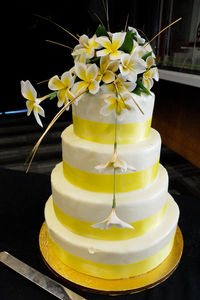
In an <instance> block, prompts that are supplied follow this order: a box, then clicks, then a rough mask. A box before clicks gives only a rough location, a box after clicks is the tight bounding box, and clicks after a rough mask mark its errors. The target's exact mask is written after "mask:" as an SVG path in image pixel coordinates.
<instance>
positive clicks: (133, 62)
mask: <svg viewBox="0 0 200 300" xmlns="http://www.w3.org/2000/svg"><path fill="white" fill-rule="evenodd" d="M119 69H120V72H121V74H122V76H124V77H125V78H127V79H128V80H130V81H133V82H136V81H137V74H140V73H143V72H144V71H146V67H145V61H144V60H143V59H141V58H138V56H137V52H135V51H134V52H133V54H132V55H129V54H127V53H125V54H122V56H121V63H120V65H119Z"/></svg>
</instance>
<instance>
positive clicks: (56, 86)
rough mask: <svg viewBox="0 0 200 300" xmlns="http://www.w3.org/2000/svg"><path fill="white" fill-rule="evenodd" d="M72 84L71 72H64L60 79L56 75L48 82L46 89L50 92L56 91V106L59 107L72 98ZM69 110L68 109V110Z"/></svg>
mask: <svg viewBox="0 0 200 300" xmlns="http://www.w3.org/2000/svg"><path fill="white" fill-rule="evenodd" d="M73 84H74V78H73V76H72V74H71V72H65V73H63V74H62V76H61V79H59V77H58V76H57V75H56V76H54V77H52V78H51V79H50V80H49V83H48V87H49V89H50V90H52V91H58V92H57V97H58V103H57V106H58V107H61V106H63V105H65V104H67V102H68V101H69V100H72V99H73V98H74V95H73V94H72V92H71V88H72V86H73ZM68 109H69V108H68Z"/></svg>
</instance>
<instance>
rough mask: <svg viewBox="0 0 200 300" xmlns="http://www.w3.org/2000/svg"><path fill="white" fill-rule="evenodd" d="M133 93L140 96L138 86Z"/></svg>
mask: <svg viewBox="0 0 200 300" xmlns="http://www.w3.org/2000/svg"><path fill="white" fill-rule="evenodd" d="M133 93H134V94H136V95H138V96H141V90H140V87H139V86H138V85H137V86H136V88H135V89H134V90H133Z"/></svg>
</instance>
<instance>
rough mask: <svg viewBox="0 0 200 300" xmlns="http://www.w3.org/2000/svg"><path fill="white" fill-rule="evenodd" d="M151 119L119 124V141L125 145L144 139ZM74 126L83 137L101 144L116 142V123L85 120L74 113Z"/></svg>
mask: <svg viewBox="0 0 200 300" xmlns="http://www.w3.org/2000/svg"><path fill="white" fill-rule="evenodd" d="M151 120H152V119H149V120H146V121H143V122H137V123H128V124H117V143H118V144H119V145H120V144H121V145H123V144H133V143H136V142H140V141H143V140H144V139H145V138H147V137H148V136H149V133H150V128H151ZM73 126H74V132H75V134H76V135H77V136H79V137H80V138H82V139H85V140H88V141H92V142H96V143H101V144H114V137H115V124H111V123H101V122H95V121H90V120H85V119H82V118H79V117H77V116H75V115H74V114H73Z"/></svg>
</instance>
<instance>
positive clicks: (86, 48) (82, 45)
mask: <svg viewBox="0 0 200 300" xmlns="http://www.w3.org/2000/svg"><path fill="white" fill-rule="evenodd" d="M99 48H100V45H99V44H98V43H97V42H96V35H93V37H92V38H91V39H89V37H88V36H87V35H85V34H83V35H81V36H80V38H79V45H77V46H76V47H75V48H74V50H73V52H72V55H73V56H76V55H80V54H82V53H83V52H84V53H85V54H86V58H88V59H90V58H92V57H94V54H95V49H99Z"/></svg>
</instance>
